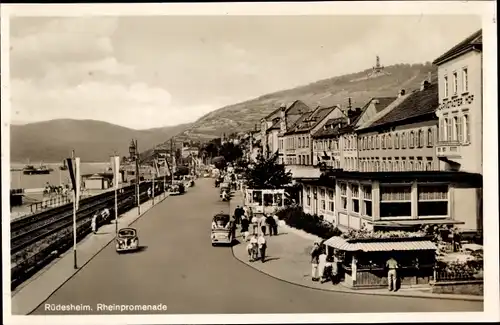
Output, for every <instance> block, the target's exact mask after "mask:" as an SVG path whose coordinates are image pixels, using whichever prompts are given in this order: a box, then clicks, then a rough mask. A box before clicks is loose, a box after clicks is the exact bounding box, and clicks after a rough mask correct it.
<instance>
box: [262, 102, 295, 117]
mask: <svg viewBox="0 0 500 325" xmlns="http://www.w3.org/2000/svg"><path fill="white" fill-rule="evenodd" d="M298 101H299V100H294V101H293V102H289V103H286V104H281V105H280V106H279V107H278V108H277V109H275V110H274V111H272V112H271V113H269V114H268V115H266V116H265V117H264V118H263V119H264V120H274V119H275V118H276V117H280V112H281V108H283V107H285V109H289V108H290V107H292V106H293V104H295V103H297V102H298Z"/></svg>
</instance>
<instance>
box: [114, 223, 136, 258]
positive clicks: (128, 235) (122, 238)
mask: <svg viewBox="0 0 500 325" xmlns="http://www.w3.org/2000/svg"><path fill="white" fill-rule="evenodd" d="M138 249H139V237H137V230H135V229H134V228H122V229H120V230H119V231H118V235H117V237H116V251H117V252H118V253H122V252H129V251H136V250H138Z"/></svg>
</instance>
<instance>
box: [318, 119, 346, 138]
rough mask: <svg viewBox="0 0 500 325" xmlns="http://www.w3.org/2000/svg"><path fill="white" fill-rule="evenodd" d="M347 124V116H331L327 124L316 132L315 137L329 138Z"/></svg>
mask: <svg viewBox="0 0 500 325" xmlns="http://www.w3.org/2000/svg"><path fill="white" fill-rule="evenodd" d="M346 125H347V118H346V117H337V118H331V119H329V120H328V121H327V122H326V123H325V126H324V127H323V128H322V129H320V130H318V131H317V132H316V133H314V135H313V138H328V137H330V136H334V135H337V134H338V133H339V130H340V129H341V128H342V127H343V126H346Z"/></svg>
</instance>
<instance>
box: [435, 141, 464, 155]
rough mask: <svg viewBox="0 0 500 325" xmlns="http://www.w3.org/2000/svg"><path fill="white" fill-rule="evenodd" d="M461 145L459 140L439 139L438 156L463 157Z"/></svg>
mask: <svg viewBox="0 0 500 325" xmlns="http://www.w3.org/2000/svg"><path fill="white" fill-rule="evenodd" d="M460 148H461V145H460V142H458V141H439V142H438V143H437V145H436V156H438V157H448V158H460V157H461V150H460Z"/></svg>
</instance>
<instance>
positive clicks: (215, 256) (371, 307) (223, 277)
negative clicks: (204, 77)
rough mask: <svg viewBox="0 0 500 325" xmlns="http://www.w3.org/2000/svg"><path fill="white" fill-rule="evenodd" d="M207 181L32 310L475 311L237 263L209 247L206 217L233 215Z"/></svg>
mask: <svg viewBox="0 0 500 325" xmlns="http://www.w3.org/2000/svg"><path fill="white" fill-rule="evenodd" d="M213 183H214V182H213V179H200V180H197V182H196V186H195V187H193V188H190V189H189V191H188V192H187V193H186V194H185V195H181V196H173V197H169V198H168V199H166V200H165V201H163V202H162V203H160V204H159V205H157V206H156V207H154V208H153V209H152V210H150V211H149V212H147V213H146V214H145V215H144V216H143V217H142V218H140V219H139V220H138V221H137V222H136V223H135V224H133V225H132V226H133V227H136V228H137V229H138V234H139V239H140V244H141V245H142V246H144V247H143V249H142V251H140V252H137V253H133V254H124V255H118V254H117V253H116V252H115V247H114V243H113V244H111V245H108V247H106V248H105V249H104V250H103V251H102V252H101V253H100V254H99V255H97V256H96V257H95V258H94V259H93V260H91V261H90V262H89V263H88V264H87V265H86V266H85V267H84V268H83V269H82V270H81V271H80V272H78V273H77V274H76V275H75V276H74V277H73V278H72V279H70V280H69V281H68V282H67V283H65V284H64V285H63V286H62V287H61V288H60V289H59V290H57V291H56V292H55V293H54V294H53V295H52V296H51V297H50V298H49V299H48V300H47V301H46V302H45V303H43V304H41V305H40V306H39V307H38V309H36V310H35V311H34V314H55V313H64V314H68V312H52V311H46V310H45V304H62V305H68V304H74V305H77V304H84V305H89V306H90V307H91V308H92V309H93V311H85V312H81V313H89V314H98V313H108V314H110V313H113V314H118V313H119V312H106V311H97V304H127V305H129V304H141V305H144V304H148V305H157V304H164V305H167V306H168V311H166V312H161V313H167V314H182V313H190V314H199V313H357V312H451V311H455V312H463V311H481V310H482V302H466V301H453V300H438V299H420V298H402V297H390V296H369V295H366V296H365V295H359V294H351V293H337V292H326V291H320V290H314V289H308V288H303V287H299V286H296V285H292V284H289V283H285V282H282V281H280V280H277V279H274V278H271V277H269V276H267V275H265V274H263V273H260V272H259V271H257V270H255V269H253V268H251V267H249V266H247V265H245V264H244V263H241V262H239V261H238V260H236V259H235V258H234V257H233V254H232V250H231V248H230V247H212V246H211V244H210V223H211V219H212V216H213V215H214V214H215V213H218V212H221V211H223V212H231V214H232V212H233V211H229V205H228V204H227V203H223V202H221V201H220V199H219V189H216V188H214V186H213ZM235 204H236V202H235V203H234V204H232V206H231V210H234V206H235ZM269 250H270V251H272V245H270V248H269ZM270 263H272V262H270ZM299 272H302V271H300V270H299ZM305 272H307V271H305ZM72 313H75V314H77V313H78V312H72ZM130 313H131V314H138V313H141V312H139V311H135V312H130ZM144 313H152V312H151V311H149V312H144Z"/></svg>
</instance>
